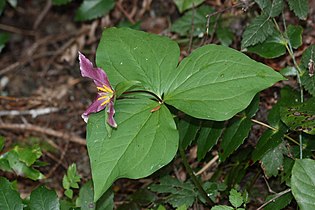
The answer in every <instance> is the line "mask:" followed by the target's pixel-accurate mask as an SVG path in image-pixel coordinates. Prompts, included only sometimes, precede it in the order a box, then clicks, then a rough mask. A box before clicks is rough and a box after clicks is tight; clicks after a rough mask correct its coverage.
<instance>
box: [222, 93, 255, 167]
mask: <svg viewBox="0 0 315 210" xmlns="http://www.w3.org/2000/svg"><path fill="white" fill-rule="evenodd" d="M258 105H259V98H258V97H257V96H256V97H255V98H254V100H253V101H252V103H251V105H250V106H249V107H248V108H247V109H246V110H245V112H244V114H243V116H241V117H235V118H233V119H232V120H231V121H230V122H229V125H228V126H227V127H226V129H225V131H224V133H223V137H222V142H221V146H220V147H221V149H220V152H219V156H220V160H221V161H224V160H225V159H226V158H227V157H229V156H230V155H231V154H232V153H233V152H234V151H235V150H236V149H237V148H238V147H239V146H240V145H241V144H242V143H243V142H244V140H245V138H246V137H247V136H248V134H249V131H250V129H251V126H252V123H251V117H253V116H254V115H255V113H256V112H257V110H258Z"/></svg>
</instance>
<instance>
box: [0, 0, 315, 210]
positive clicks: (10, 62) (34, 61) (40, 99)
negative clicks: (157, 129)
mask: <svg viewBox="0 0 315 210" xmlns="http://www.w3.org/2000/svg"><path fill="white" fill-rule="evenodd" d="M206 2H207V3H208V4H209V5H211V6H212V7H213V8H215V10H216V11H225V13H233V15H242V14H243V13H244V11H242V8H233V9H227V8H229V7H232V6H233V3H232V2H234V1H219V0H216V1H210V0H209V1H206ZM313 3H315V2H313ZM313 5H314V4H313ZM78 6H79V4H78V3H75V2H74V3H71V4H68V5H65V6H53V5H51V2H50V1H37V0H23V1H18V5H17V7H16V8H12V7H10V6H7V7H6V9H5V10H4V13H3V14H2V16H1V17H0V30H1V31H6V32H9V33H10V40H9V41H8V43H7V44H6V46H5V48H4V49H3V50H2V52H1V54H0V135H1V136H4V137H5V139H6V146H7V147H6V148H11V147H12V145H15V144H21V145H23V144H25V145H29V144H33V143H34V142H37V143H39V144H41V145H43V148H44V147H45V148H47V149H44V151H43V156H42V157H41V160H42V161H44V162H47V163H48V165H47V166H45V167H41V169H40V171H41V172H42V173H43V174H44V175H45V176H46V177H47V178H46V179H44V180H42V181H40V182H38V181H36V182H35V181H34V182H33V181H30V180H29V179H25V178H22V177H18V176H16V175H14V174H12V173H3V172H1V171H0V175H4V176H6V177H7V178H9V179H10V180H13V179H17V180H18V183H19V190H20V192H22V195H23V196H24V197H26V196H28V195H29V193H30V192H31V190H32V189H34V188H36V187H37V186H38V185H40V184H43V183H45V184H47V185H48V186H49V187H50V188H53V189H55V190H56V191H57V193H58V194H59V195H60V196H61V195H62V194H63V188H62V178H63V175H64V174H65V172H66V169H67V168H68V166H69V165H71V164H72V163H76V165H77V169H78V172H79V174H80V175H81V177H82V178H83V181H86V180H88V179H90V178H91V174H90V166H89V158H88V155H87V149H86V145H85V135H86V130H85V126H86V123H85V122H84V121H83V120H82V118H81V114H82V113H83V112H84V111H85V109H86V107H87V106H88V105H89V104H90V103H91V102H92V100H93V99H94V97H95V94H96V91H95V88H94V84H93V83H92V82H91V81H90V80H88V79H84V78H82V77H81V74H80V70H79V63H78V51H81V52H83V53H84V54H85V55H87V56H88V57H89V58H90V59H91V60H92V61H94V59H95V57H94V56H95V52H96V49H97V45H98V41H99V39H100V37H101V32H102V29H103V28H104V27H111V26H117V25H118V24H120V23H122V22H126V21H127V22H128V21H129V22H133V23H136V22H139V23H140V27H141V29H142V30H144V31H147V32H151V33H156V34H161V35H166V36H169V37H171V38H172V39H175V40H176V39H177V38H178V36H177V35H175V34H172V33H171V32H170V30H169V27H170V24H171V22H173V21H174V20H175V19H177V18H178V17H180V14H179V12H178V11H177V9H176V6H175V4H174V3H173V1H171V0H154V1H153V0H117V1H116V6H115V8H114V9H113V10H112V11H111V12H110V14H108V15H106V16H104V17H102V18H99V19H96V20H92V21H85V22H75V21H74V11H75V9H76V8H77V7H78ZM310 16H312V17H315V13H314V9H313V11H312V14H311V15H310ZM312 21H313V24H314V22H315V21H314V18H313V20H312ZM313 26H314V25H313ZM235 27H236V29H237V31H236V32H239V33H241V32H242V31H243V29H244V25H242V23H241V22H240V23H239V25H236V26H235ZM303 40H305V41H304V43H305V44H306V45H307V44H309V43H314V40H315V30H314V28H313V29H312V30H311V29H309V30H307V29H306V30H305V32H304V34H303ZM212 43H218V41H217V40H216V39H215V38H214V39H213V40H212ZM231 47H233V48H236V49H239V48H240V37H237V36H236V37H235V39H234V40H233V43H232V46H231ZM181 50H182V51H181V54H182V57H183V56H186V55H187V54H188V53H189V52H188V47H187V44H186V45H183V46H182V47H181ZM303 50H304V46H302V47H301V48H299V50H298V51H297V52H296V55H297V58H299V56H300V55H301V54H302V52H303ZM254 58H256V59H258V58H257V57H255V56H254ZM260 60H261V59H260ZM289 60H290V59H289V57H285V56H284V57H281V59H273V60H272V61H270V60H264V63H265V64H268V65H270V66H271V67H272V68H274V69H276V70H279V69H281V68H283V67H284V66H285V65H286V63H287V62H290V61H289ZM278 85H280V86H281V85H282V84H278ZM292 85H294V84H292ZM277 91H278V89H277V85H276V86H275V87H273V88H271V89H269V90H267V91H264V92H263V93H262V95H261V98H262V99H263V100H261V104H260V107H261V111H260V112H259V114H258V117H259V118H260V119H261V120H262V121H264V120H265V119H266V112H267V110H269V109H270V108H271V106H272V105H273V104H274V103H275V100H276V99H275V97H276V93H277ZM30 110H33V111H34V110H35V113H32V112H31V111H30ZM43 110H45V113H40V111H43ZM10 111H15V112H14V114H13V112H10ZM260 128H261V127H259V126H258V127H254V132H252V134H251V137H250V139H255V138H256V139H257V138H258V136H259V135H260V134H261V133H262V130H260ZM195 153H196V151H195V149H194V148H191V150H190V156H189V160H190V162H191V164H192V165H193V164H194V160H195V158H196V155H195ZM174 165H175V166H174V167H173V169H174V174H175V175H176V176H177V177H179V178H180V179H182V180H184V179H186V176H187V175H186V172H185V170H184V169H183V167H182V166H180V165H176V160H175V164H174ZM149 182H151V180H150V177H149V178H147V179H142V180H135V181H133V180H120V181H118V182H116V184H114V191H115V203H116V205H120V204H122V203H124V201H125V200H126V199H127V197H128V194H130V193H132V192H134V191H135V190H136V189H138V188H141V187H143V186H146V185H147V183H149ZM263 182H264V181H263V180H258V181H257V186H258V187H259V185H262V186H263V190H266V188H265V186H264V183H263ZM261 203H263V200H262V201H261ZM261 203H260V204H261ZM256 205H259V204H256ZM252 208H253V209H254V207H252Z"/></svg>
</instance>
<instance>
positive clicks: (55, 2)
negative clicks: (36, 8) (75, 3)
mask: <svg viewBox="0 0 315 210" xmlns="http://www.w3.org/2000/svg"><path fill="white" fill-rule="evenodd" d="M71 1H72V0H52V3H53V5H64V4H68V3H70V2H71Z"/></svg>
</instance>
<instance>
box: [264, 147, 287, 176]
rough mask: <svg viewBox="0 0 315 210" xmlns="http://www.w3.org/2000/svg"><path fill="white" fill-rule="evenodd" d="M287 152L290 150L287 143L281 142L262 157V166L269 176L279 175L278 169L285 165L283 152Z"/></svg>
mask: <svg viewBox="0 0 315 210" xmlns="http://www.w3.org/2000/svg"><path fill="white" fill-rule="evenodd" d="M287 153H288V150H287V148H286V146H285V143H281V144H279V145H278V146H277V147H275V148H274V149H272V150H270V151H269V152H267V153H266V154H265V155H264V156H263V158H262V159H261V162H262V165H261V167H262V168H263V170H264V172H265V175H266V176H267V177H271V176H277V175H278V171H279V170H280V169H281V168H282V166H283V154H287Z"/></svg>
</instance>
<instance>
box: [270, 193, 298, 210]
mask: <svg viewBox="0 0 315 210" xmlns="http://www.w3.org/2000/svg"><path fill="white" fill-rule="evenodd" d="M274 197H275V195H272V196H268V197H267V198H266V202H267V201H269V200H271V199H273V198H274ZM292 198H293V196H292V194H291V193H286V194H285V195H282V196H281V197H279V198H277V199H275V200H273V201H272V202H270V203H269V204H267V205H266V206H265V207H264V210H281V209H283V208H285V207H286V206H287V205H289V204H290V203H291V200H292Z"/></svg>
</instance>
